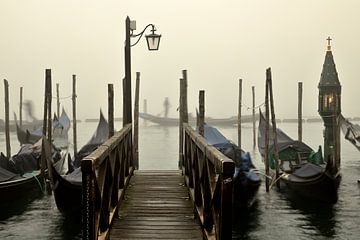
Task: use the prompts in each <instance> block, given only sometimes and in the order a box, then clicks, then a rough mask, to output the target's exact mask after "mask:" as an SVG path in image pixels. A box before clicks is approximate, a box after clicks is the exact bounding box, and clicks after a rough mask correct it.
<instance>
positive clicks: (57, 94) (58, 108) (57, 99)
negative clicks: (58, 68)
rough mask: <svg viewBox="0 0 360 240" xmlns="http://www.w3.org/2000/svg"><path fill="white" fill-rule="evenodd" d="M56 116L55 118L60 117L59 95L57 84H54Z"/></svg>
mask: <svg viewBox="0 0 360 240" xmlns="http://www.w3.org/2000/svg"><path fill="white" fill-rule="evenodd" d="M56 114H57V117H58V118H59V117H60V94H59V84H58V83H57V84H56Z"/></svg>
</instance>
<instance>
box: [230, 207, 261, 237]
mask: <svg viewBox="0 0 360 240" xmlns="http://www.w3.org/2000/svg"><path fill="white" fill-rule="evenodd" d="M260 216H261V211H260V209H259V200H256V201H255V202H254V204H253V206H252V207H251V208H249V209H237V210H236V211H235V216H234V218H233V239H244V240H247V239H256V238H254V236H252V235H251V233H253V232H255V231H256V229H257V228H258V227H259V218H260Z"/></svg>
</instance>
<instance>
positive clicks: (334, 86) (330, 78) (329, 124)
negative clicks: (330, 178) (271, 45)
mask: <svg viewBox="0 0 360 240" xmlns="http://www.w3.org/2000/svg"><path fill="white" fill-rule="evenodd" d="M326 40H327V41H328V46H327V51H326V56H325V62H324V65H323V69H322V72H321V77H320V82H319V85H318V88H319V104H318V112H319V114H320V116H321V117H322V119H323V121H324V126H325V130H324V159H325V160H326V161H328V160H333V161H334V162H333V165H332V166H333V170H334V171H338V170H339V168H340V126H339V116H340V114H341V85H340V82H339V78H338V73H337V71H336V67H335V62H334V58H333V54H332V51H331V45H330V42H331V38H330V37H328V38H327V39H326Z"/></svg>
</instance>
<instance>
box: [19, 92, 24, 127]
mask: <svg viewBox="0 0 360 240" xmlns="http://www.w3.org/2000/svg"><path fill="white" fill-rule="evenodd" d="M22 103H23V87H20V104H19V125H20V128H22V121H23V119H22Z"/></svg>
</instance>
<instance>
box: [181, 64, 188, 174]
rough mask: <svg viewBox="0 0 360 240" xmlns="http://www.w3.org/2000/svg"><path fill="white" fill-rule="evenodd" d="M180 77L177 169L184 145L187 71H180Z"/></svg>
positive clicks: (186, 114)
mask: <svg viewBox="0 0 360 240" xmlns="http://www.w3.org/2000/svg"><path fill="white" fill-rule="evenodd" d="M182 75H183V76H182V78H181V79H180V97H179V165H178V167H179V169H182V166H183V150H184V149H183V147H184V128H183V124H184V123H188V122H189V120H188V111H187V71H186V70H183V71H182Z"/></svg>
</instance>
